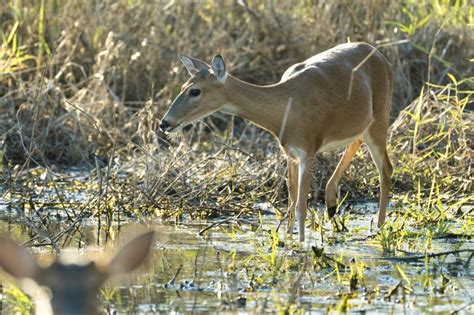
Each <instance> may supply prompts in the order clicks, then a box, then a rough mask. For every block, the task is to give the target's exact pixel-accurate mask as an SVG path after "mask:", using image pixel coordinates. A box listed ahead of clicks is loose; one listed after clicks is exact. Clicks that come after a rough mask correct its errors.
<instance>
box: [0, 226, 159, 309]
mask: <svg viewBox="0 0 474 315" xmlns="http://www.w3.org/2000/svg"><path fill="white" fill-rule="evenodd" d="M154 235H155V232H153V231H148V232H146V233H144V234H141V235H139V236H137V237H136V238H134V239H133V240H131V241H130V242H128V243H127V244H126V245H124V246H123V247H122V248H121V249H120V250H119V251H118V252H117V254H116V255H115V256H114V257H113V258H112V259H110V261H108V262H107V263H105V264H99V263H97V262H95V261H85V262H79V260H78V259H76V260H75V261H74V262H72V263H71V262H66V261H65V259H63V258H64V257H59V258H58V259H56V260H55V261H54V262H53V263H51V264H50V265H49V266H41V265H40V264H39V263H38V261H37V260H36V258H35V257H34V256H33V255H32V254H31V253H30V251H29V250H28V249H27V248H25V247H24V246H21V245H19V244H18V243H17V242H15V241H14V240H12V239H11V238H10V237H7V236H1V235H0V267H1V268H3V270H4V271H5V272H6V273H7V274H9V275H10V276H12V277H13V278H15V279H18V280H24V279H27V280H28V281H22V282H20V284H23V289H24V290H25V291H26V292H27V293H28V294H29V295H31V296H32V299H33V302H34V304H35V314H38V315H39V314H41V315H49V314H63V315H65V314H68V315H73V314H75V315H82V314H99V305H98V299H97V296H98V294H99V289H100V287H101V286H102V285H103V284H104V282H105V281H106V280H108V279H109V278H112V277H116V276H123V275H125V274H127V273H129V272H131V271H133V270H134V269H136V268H137V267H138V266H140V265H141V264H142V263H143V262H144V261H145V260H146V258H147V256H148V255H149V252H150V250H151V248H152V245H153V239H154ZM76 258H77V257H76ZM31 281H32V282H31ZM43 287H46V288H47V292H45V290H44V289H43Z"/></svg>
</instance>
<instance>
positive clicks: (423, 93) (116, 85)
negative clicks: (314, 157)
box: [0, 0, 474, 312]
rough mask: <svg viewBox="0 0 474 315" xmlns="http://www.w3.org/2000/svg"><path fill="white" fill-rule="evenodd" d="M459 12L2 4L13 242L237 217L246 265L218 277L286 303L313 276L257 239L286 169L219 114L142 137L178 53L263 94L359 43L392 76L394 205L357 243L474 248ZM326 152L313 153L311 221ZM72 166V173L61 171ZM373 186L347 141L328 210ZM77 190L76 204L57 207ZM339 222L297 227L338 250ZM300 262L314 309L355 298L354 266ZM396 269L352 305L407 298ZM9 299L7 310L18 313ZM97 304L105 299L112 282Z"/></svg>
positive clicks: (412, 4)
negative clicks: (326, 299) (468, 243)
mask: <svg viewBox="0 0 474 315" xmlns="http://www.w3.org/2000/svg"><path fill="white" fill-rule="evenodd" d="M472 14H473V8H472V7H471V6H469V2H468V1H444V0H430V1H412V0H406V1H402V2H397V1H387V2H384V1H370V2H368V4H367V5H360V4H357V3H354V2H352V1H345V0H341V1H327V2H317V3H314V4H312V3H310V2H307V1H288V2H278V3H277V2H273V1H260V0H258V1H235V2H234V1H200V2H193V1H190V2H187V1H186V2H182V3H181V2H170V3H162V2H149V1H97V2H94V4H93V5H91V3H90V2H89V1H82V0H81V1H60V2H59V1H54V0H42V1H29V0H23V1H7V2H5V3H2V4H1V5H0V17H1V23H0V30H1V32H2V46H1V48H0V140H1V141H2V148H1V149H0V151H1V153H2V154H1V155H2V156H3V161H2V163H3V164H2V166H3V177H2V180H3V182H4V184H3V185H2V194H3V200H4V201H5V202H6V203H8V205H9V207H10V209H15V211H17V212H18V213H19V214H20V216H19V218H16V219H15V220H16V222H18V223H20V224H22V225H23V226H26V227H27V228H28V231H29V235H28V236H29V239H28V240H27V242H26V244H28V245H33V246H51V247H52V248H54V249H55V250H57V251H59V250H60V248H61V247H62V246H63V245H64V244H66V243H67V239H68V237H69V236H68V235H69V234H70V233H72V232H73V231H77V230H78V229H79V226H80V225H81V224H82V222H83V221H84V220H86V219H88V218H94V219H95V220H96V221H95V222H97V223H98V226H99V229H98V231H97V233H98V234H100V233H103V232H105V234H106V235H107V239H109V238H110V239H113V238H114V237H116V236H115V235H114V232H113V231H114V229H113V228H112V227H113V225H114V224H118V225H119V226H120V222H122V221H125V220H129V219H132V220H139V221H145V220H147V218H149V217H157V216H158V217H162V218H164V219H169V220H174V221H175V222H176V224H177V225H179V224H181V223H182V222H187V221H186V220H188V219H191V220H195V221H199V220H201V219H203V220H209V219H216V218H219V219H222V218H224V219H226V218H232V220H229V221H226V222H224V223H229V224H231V226H232V228H233V230H232V231H227V232H226V233H227V235H228V237H229V239H233V238H237V236H238V235H239V234H242V233H244V232H243V231H242V230H241V229H240V228H238V227H234V226H239V224H244V225H246V224H248V225H251V226H252V231H253V232H255V233H256V234H258V235H262V238H261V239H259V240H258V241H256V242H255V243H254V244H253V246H254V248H255V251H256V254H255V255H252V256H249V257H248V259H247V260H245V261H244V262H243V263H241V262H239V261H236V260H235V259H234V260H232V263H231V264H230V265H229V271H235V270H238V269H239V268H245V270H246V272H247V274H246V275H245V278H246V279H251V281H250V282H251V283H253V285H254V286H255V287H253V288H250V289H252V290H255V291H257V292H258V290H259V288H267V287H266V286H270V287H271V286H273V288H274V291H275V292H276V293H277V292H287V293H288V294H289V296H290V297H294V296H295V294H296V293H295V292H296V291H298V290H299V288H300V281H302V282H304V281H307V282H310V283H313V281H315V280H314V279H312V278H309V279H308V278H304V277H303V278H299V274H296V275H295V274H292V273H291V271H293V270H294V269H297V268H296V267H295V266H300V264H299V262H298V261H296V260H295V259H293V258H292V257H290V255H289V251H288V250H285V249H281V248H279V247H278V246H279V245H280V244H279V240H278V231H277V230H271V229H270V230H262V229H261V228H260V226H261V225H262V219H261V218H262V215H263V214H272V215H276V216H277V217H278V218H279V219H282V218H284V216H285V213H286V207H287V192H286V182H285V178H286V164H285V159H284V158H283V156H282V152H281V151H280V148H279V146H278V144H277V143H276V141H275V140H274V139H272V137H271V136H270V135H269V134H268V133H266V132H263V131H261V130H259V129H258V128H256V127H255V126H254V125H252V124H251V123H248V122H246V121H243V120H241V119H240V118H230V117H228V116H226V115H223V114H215V115H213V116H212V117H211V118H207V119H205V120H204V121H202V122H200V123H198V124H196V125H194V126H193V127H191V128H186V129H185V130H184V132H182V133H181V134H179V135H177V136H173V137H168V136H166V135H164V134H163V133H161V132H160V131H158V124H159V119H160V118H161V117H162V115H163V113H164V111H165V110H166V109H167V107H168V105H169V104H170V102H171V100H172V99H173V97H175V95H176V94H177V93H178V91H179V88H180V85H181V84H182V83H183V82H184V81H185V80H186V79H187V73H186V72H185V71H184V68H183V67H182V65H181V64H180V63H179V61H178V58H177V53H178V52H183V53H187V54H190V55H192V56H195V57H198V58H201V59H204V60H208V61H209V60H210V58H211V57H212V55H213V54H215V53H221V54H223V55H224V56H225V58H226V61H227V63H228V64H229V65H230V69H231V70H230V71H231V72H232V74H234V75H235V76H237V77H239V78H241V79H243V80H247V81H249V82H252V83H257V84H269V83H274V82H276V81H278V80H279V78H280V76H281V74H282V73H283V71H284V70H285V69H286V68H287V67H288V66H290V65H291V64H294V63H296V62H298V61H301V60H304V59H305V58H307V57H308V56H311V55H313V54H314V53H316V52H320V51H323V50H324V49H327V48H329V47H332V46H334V45H336V44H338V43H342V42H346V41H358V40H363V41H368V42H370V43H373V44H374V45H376V46H379V47H380V50H381V51H382V52H383V53H384V55H386V56H387V58H388V59H389V60H390V62H391V63H392V66H393V69H394V72H395V86H394V105H393V111H392V118H393V119H392V120H393V124H392V126H391V127H390V138H389V152H390V156H391V158H392V161H393V164H394V166H395V167H394V169H395V173H394V176H393V178H394V185H393V186H394V187H393V196H392V200H393V206H394V207H393V211H391V212H389V215H390V219H389V220H388V221H389V222H388V223H387V225H386V226H385V227H384V228H383V229H382V230H381V231H380V232H379V233H378V234H377V235H376V236H375V237H372V238H368V239H367V240H365V241H366V242H367V243H369V244H372V245H373V246H376V247H377V248H380V250H381V251H382V253H384V255H386V256H388V257H392V256H397V255H400V254H404V253H408V254H410V253H428V252H429V251H430V250H431V245H432V241H433V239H437V238H452V237H456V238H457V237H458V238H460V239H461V240H462V239H469V238H472V235H473V220H472V218H473V212H472V205H473V199H472V196H471V195H470V194H471V191H472V190H473V187H472V184H473V183H472V181H473V179H472V173H473V171H472V161H473V160H472V158H473V145H472V139H473V138H474V135H473V131H472V130H473V127H474V126H473V122H474V117H473V113H472V109H473V106H472V93H473V92H472V91H473V87H474V73H473V67H472V62H473V60H472V55H473V48H472V47H474V43H473V37H472V23H473V21H472ZM469 58H471V59H469ZM340 154H341V153H340V152H332V153H325V154H322V155H321V156H319V157H318V166H319V167H318V169H317V170H315V172H314V177H315V179H316V180H315V183H314V187H313V191H312V194H311V195H312V198H311V200H310V205H311V208H312V210H314V212H316V211H317V210H318V207H319V204H320V202H321V201H322V199H321V197H322V196H324V194H323V193H322V192H323V189H324V185H325V182H326V180H327V179H328V177H329V176H330V174H331V172H332V170H333V169H334V167H335V165H336V163H337V160H338V157H339V156H340ZM71 166H75V167H79V169H80V170H81V172H86V173H87V174H88V176H87V178H81V179H77V178H75V176H73V175H71V174H70V173H68V172H70V167H71ZM76 170H77V169H76ZM377 187H378V175H377V171H376V169H375V166H374V165H373V163H372V162H371V161H370V156H369V154H368V152H367V150H366V149H365V148H363V149H361V150H360V151H359V152H358V154H357V156H356V158H355V159H354V161H353V163H352V165H351V166H350V167H349V169H348V170H347V172H346V173H345V175H344V177H343V179H342V180H341V183H340V196H341V200H342V201H341V204H340V205H339V207H340V208H341V209H342V208H350V207H349V206H350V204H351V203H352V202H354V200H360V199H364V200H367V199H374V198H375V197H376V196H378V189H377ZM76 193H81V194H83V195H81V196H82V197H81V199H80V200H78V199H75V198H76V197H72V198H71V195H72V196H76V195H75V194H76ZM342 197H343V198H342ZM264 202H266V203H264ZM319 208H320V207H319ZM255 218H259V220H257V221H255V220H253V221H252V220H251V219H255ZM347 220H348V217H347V216H344V217H343V220H342V221H340V223H342V225H343V226H342V228H341V227H340V224H339V225H336V227H335V228H334V229H333V230H332V231H330V230H326V229H324V228H323V226H322V224H319V223H320V222H316V221H315V222H312V225H311V227H312V229H314V231H315V232H313V233H314V234H318V235H320V236H321V241H323V242H324V243H325V244H333V243H335V242H346V241H347V239H346V237H345V236H344V235H346V233H348V234H349V235H350V233H351V232H353V231H349V232H347V231H345V230H344V225H345V224H346V223H347ZM58 222H62V223H64V224H62V225H61V228H60V229H58V226H59V225H58ZM249 222H251V223H249ZM222 225H224V226H225V228H228V226H227V225H225V224H222ZM216 226H220V224H219V225H216ZM98 239H99V238H98ZM461 242H462V241H461ZM312 253H313V254H311V255H308V257H310V258H308V257H306V259H307V263H305V264H304V265H305V268H309V269H310V270H311V271H315V272H319V271H324V272H327V274H326V275H325V276H321V277H320V278H319V279H317V280H318V281H325V280H326V279H328V281H330V282H331V283H332V284H333V285H335V286H340V288H341V292H343V293H341V294H340V295H339V296H338V297H337V301H335V302H334V303H333V304H331V305H330V307H329V308H328V312H330V311H335V312H345V311H348V310H350V309H351V308H352V307H354V303H356V302H354V301H355V300H356V298H357V296H358V294H361V290H366V289H367V288H366V287H365V286H366V284H365V283H364V280H365V278H364V276H366V275H367V272H366V267H367V265H366V264H365V263H364V261H362V260H358V259H357V260H351V258H350V257H343V256H336V255H333V254H332V253H327V252H326V251H325V250H324V248H320V249H318V248H313V250H312ZM234 258H235V257H234ZM429 268H431V269H430V270H431V271H432V270H433V268H434V267H433V264H432V263H431V262H430V261H429V260H428V258H427V260H426V269H427V270H428V269H429ZM397 270H398V272H399V279H400V283H399V285H397V286H395V287H392V288H390V290H385V291H384V292H383V293H381V292H380V291H378V290H379V289H378V288H370V289H367V290H368V291H367V293H366V295H364V296H365V297H367V299H369V300H371V299H374V298H380V297H381V296H383V294H385V297H384V298H385V299H387V300H389V299H392V298H393V297H396V298H403V299H405V298H406V295H409V294H410V289H411V287H410V283H409V282H410V281H412V280H411V278H410V277H411V276H410V275H406V274H404V273H403V267H400V268H398V269H397ZM281 274H284V276H283V277H282V276H281ZM424 276H425V278H424V279H422V280H423V281H424V282H425V283H426V286H427V287H428V288H431V289H433V288H434V287H436V288H441V289H443V288H444V289H443V290H445V289H446V287H447V285H446V284H443V281H444V280H443V279H441V280H440V277H439V274H437V273H435V274H433V277H437V278H436V279H431V280H429V279H427V278H426V277H428V278H429V275H424ZM416 280H418V279H416ZM289 283H291V284H292V285H291V286H289V285H288V284H289ZM438 283H441V285H439V284H438ZM443 286H444V287H443ZM289 288H290V289H289ZM12 292H13V293H12V295H11V296H12V299H16V302H15V301H13V300H12V302H11V304H13V305H18V307H21V308H23V307H24V308H25V312H26V311H27V310H26V309H27V308H28V304H25V303H23V302H22V301H21V296H19V295H18V296H17V295H15V291H12ZM103 294H104V296H105V300H107V301H109V300H111V299H113V296H114V293H113V289H111V291H110V292H106V291H104V292H103ZM364 294H365V293H364ZM274 300H275V303H276V304H277V305H279V306H278V307H279V308H280V309H281V311H282V312H284V311H287V312H290V311H291V312H293V311H302V309H301V308H298V306H297V304H296V303H297V302H296V300H291V299H290V300H288V299H287V298H286V296H285V298H284V299H282V298H281V296H278V294H275V297H274Z"/></svg>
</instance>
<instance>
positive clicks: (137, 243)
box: [107, 231, 155, 276]
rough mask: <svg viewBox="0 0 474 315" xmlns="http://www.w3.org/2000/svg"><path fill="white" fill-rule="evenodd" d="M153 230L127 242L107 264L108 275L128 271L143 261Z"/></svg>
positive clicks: (147, 251) (151, 239)
mask: <svg viewBox="0 0 474 315" xmlns="http://www.w3.org/2000/svg"><path fill="white" fill-rule="evenodd" d="M154 237H155V232H154V231H150V232H146V233H144V234H142V235H140V236H138V237H136V238H135V239H133V240H132V241H130V242H128V243H127V244H126V245H125V246H124V247H122V249H121V250H120V251H119V252H118V253H117V254H116V255H115V257H114V258H113V259H112V260H111V261H110V263H109V264H108V266H107V272H108V274H109V275H110V276H115V275H120V274H124V273H128V272H130V271H132V270H134V269H135V268H137V267H138V266H140V264H142V263H143V261H144V260H145V259H146V258H147V256H148V254H149V253H150V249H151V247H152V245H153V239H154Z"/></svg>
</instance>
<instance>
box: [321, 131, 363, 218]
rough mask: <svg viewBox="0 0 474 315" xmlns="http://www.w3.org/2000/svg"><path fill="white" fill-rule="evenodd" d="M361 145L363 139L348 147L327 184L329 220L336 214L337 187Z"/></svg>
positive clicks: (326, 199) (326, 196) (326, 198)
mask: <svg viewBox="0 0 474 315" xmlns="http://www.w3.org/2000/svg"><path fill="white" fill-rule="evenodd" d="M361 144H362V139H357V140H356V141H354V142H352V143H351V144H349V145H348V146H347V147H346V150H345V151H344V154H343V156H342V158H341V160H340V161H339V163H338V164H337V167H336V169H335V170H334V173H333V174H332V176H331V178H330V179H329V181H328V183H327V184H326V193H325V198H324V199H325V201H326V208H327V211H328V217H329V219H331V218H332V217H333V216H334V215H335V214H336V209H337V185H338V184H339V180H340V179H341V177H342V174H343V173H344V171H345V170H346V169H347V167H348V166H349V164H350V163H351V161H352V158H353V157H354V155H355V154H356V152H357V150H358V149H359V147H360V145H361Z"/></svg>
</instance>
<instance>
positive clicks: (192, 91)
mask: <svg viewBox="0 0 474 315" xmlns="http://www.w3.org/2000/svg"><path fill="white" fill-rule="evenodd" d="M200 94H201V90H198V89H192V90H191V91H189V95H191V96H192V97H196V96H199V95H200Z"/></svg>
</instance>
